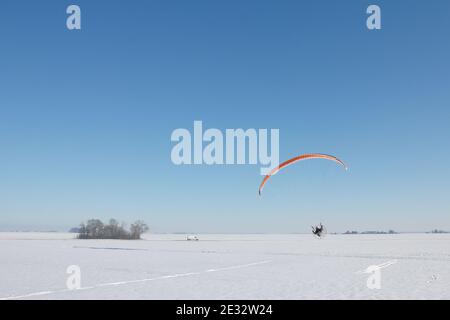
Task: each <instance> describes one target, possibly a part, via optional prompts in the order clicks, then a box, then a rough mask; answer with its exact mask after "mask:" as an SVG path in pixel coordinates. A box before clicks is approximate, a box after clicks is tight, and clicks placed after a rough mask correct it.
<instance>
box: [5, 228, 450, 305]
mask: <svg viewBox="0 0 450 320" xmlns="http://www.w3.org/2000/svg"><path fill="white" fill-rule="evenodd" d="M199 239H200V240H199V241H186V235H183V234H167V235H166V234H164V235H162V234H146V235H144V239H143V240H136V241H131V240H77V239H74V234H63V233H0V299H449V298H450V234H393V235H327V237H325V238H324V239H317V238H315V237H313V236H312V235H300V234H298V235H297V234H296V235H266V234H258V235H237V234H236V235H231V234H227V235H221V234H207V235H202V234H200V235H199ZM71 265H77V266H79V267H80V270H81V289H77V290H70V289H68V288H67V286H66V282H67V279H68V277H69V276H70V275H69V274H67V273H66V271H67V268H68V267H69V266H71ZM373 265H377V266H380V267H382V269H380V274H381V282H380V285H381V288H380V289H369V288H368V287H367V279H368V277H370V276H371V274H367V273H364V271H365V270H366V269H367V268H368V267H369V266H373Z"/></svg>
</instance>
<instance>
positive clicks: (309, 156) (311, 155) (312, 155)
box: [258, 153, 347, 195]
mask: <svg viewBox="0 0 450 320" xmlns="http://www.w3.org/2000/svg"><path fill="white" fill-rule="evenodd" d="M307 159H326V160H330V161H334V162H336V163H338V164H340V165H342V166H343V167H344V168H345V170H347V166H346V165H345V163H344V162H342V161H341V160H339V159H338V158H336V157H334V156H330V155H327V154H321V153H308V154H303V155H300V156H297V157H294V158H292V159H289V160H286V161H285V162H283V163H282V164H280V165H279V166H278V167H276V168H273V169H272V171H270V172H269V174H268V175H266V176H265V177H264V179H263V181H262V182H261V184H260V185H259V189H258V193H259V195H261V192H262V189H263V188H264V185H265V184H266V183H267V181H268V180H269V179H270V177H271V176H272V175H274V174H276V173H277V172H278V171H280V170H281V169H283V168H285V167H287V166H288V165H290V164H293V163H296V162H298V161H302V160H307Z"/></svg>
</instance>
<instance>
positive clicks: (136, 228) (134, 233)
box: [130, 220, 148, 239]
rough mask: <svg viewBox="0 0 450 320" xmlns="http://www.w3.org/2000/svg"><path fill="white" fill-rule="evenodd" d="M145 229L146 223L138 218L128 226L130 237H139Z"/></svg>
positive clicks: (146, 227)
mask: <svg viewBox="0 0 450 320" xmlns="http://www.w3.org/2000/svg"><path fill="white" fill-rule="evenodd" d="M147 231H148V226H147V224H145V222H144V221H142V220H138V221H136V222H135V223H133V224H132V225H131V226H130V234H131V239H140V238H141V235H142V234H143V233H144V232H147Z"/></svg>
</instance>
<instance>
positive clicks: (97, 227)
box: [77, 219, 149, 240]
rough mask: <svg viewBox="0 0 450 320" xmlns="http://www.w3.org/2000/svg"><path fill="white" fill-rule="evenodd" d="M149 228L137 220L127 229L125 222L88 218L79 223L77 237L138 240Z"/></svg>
mask: <svg viewBox="0 0 450 320" xmlns="http://www.w3.org/2000/svg"><path fill="white" fill-rule="evenodd" d="M148 230H149V228H148V226H147V224H146V223H145V222H144V221H142V220H138V221H136V222H135V223H132V224H131V225H130V228H129V230H127V229H126V224H125V223H123V222H122V223H121V224H119V222H118V221H117V220H115V219H110V220H109V223H103V222H102V221H101V220H99V219H90V220H88V221H87V222H86V223H84V222H83V223H81V224H80V227H79V228H78V230H77V231H78V236H77V239H122V240H139V239H141V235H142V234H143V233H144V232H147V231H148Z"/></svg>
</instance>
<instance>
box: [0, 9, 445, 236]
mask: <svg viewBox="0 0 450 320" xmlns="http://www.w3.org/2000/svg"><path fill="white" fill-rule="evenodd" d="M72 3H74V4H77V5H79V6H80V7H81V10H82V30H80V31H69V30H67V29H66V17H67V15H66V13H65V11H66V8H67V6H68V5H69V4H72ZM369 4H378V5H379V6H380V7H381V9H382V30H379V31H369V30H368V29H367V28H366V18H367V15H366V8H367V6H368V5H369ZM449 36H450V2H449V1H446V0H445V1H444V0H442V1H439V0H435V1H425V0H421V1H406V0H405V1H356V0H355V1H348V0H345V1H344V0H342V1H331V0H330V1H318V0H315V1H266V0H257V1H256V0H248V1H247V0H245V1H242V0H240V1H238V0H227V1H225V0H217V1H209V0H208V1H207V0H192V1H181V0H180V1H82V0H75V1H72V2H69V1H61V0H58V1H21V0H15V1H10V0H6V1H2V2H1V5H0V147H1V149H0V165H1V169H0V230H10V229H41V230H43V229H59V230H65V229H67V228H69V227H72V226H76V225H78V224H79V222H81V221H83V220H86V219H88V218H90V217H98V218H102V219H107V218H109V217H115V218H117V219H119V220H124V221H127V222H131V221H133V220H135V219H143V220H145V221H146V222H147V223H148V224H149V225H150V227H151V228H152V230H153V231H161V232H165V231H167V232H170V231H192V232H308V231H309V228H310V227H309V226H310V225H311V224H314V223H318V222H319V221H322V222H323V223H324V224H326V225H327V226H328V229H329V230H332V231H345V230H347V229H358V230H367V229H370V230H373V229H389V228H392V229H396V230H400V231H408V230H430V229H431V228H443V229H450V202H449V198H448V195H449V193H450V184H449V181H450V169H449V165H448V159H449V158H450V125H449V124H450V59H449V57H450V42H449ZM194 120H202V121H203V123H204V126H206V127H214V128H219V129H222V130H225V129H226V128H239V127H241V128H279V129H280V158H281V160H283V159H287V158H289V157H291V156H295V155H297V154H301V153H307V152H322V153H328V154H334V155H337V156H338V157H340V158H341V159H343V160H345V161H346V162H347V163H348V165H349V167H350V170H349V171H348V172H345V171H343V170H342V169H341V168H339V167H337V166H336V165H334V164H332V163H329V162H326V161H321V160H318V161H310V162H304V163H301V164H298V165H297V166H292V167H289V168H287V169H286V171H285V172H283V173H280V174H279V175H277V176H276V177H274V178H273V179H272V181H271V182H270V185H268V186H267V188H266V189H265V193H264V194H263V197H262V198H258V196H257V188H258V185H259V183H260V181H261V176H260V175H259V166H250V165H248V166H175V165H173V164H172V162H171V160H170V151H171V148H172V146H173V143H171V141H170V135H171V133H172V130H174V129H176V128H188V129H191V128H192V125H193V121H194Z"/></svg>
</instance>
